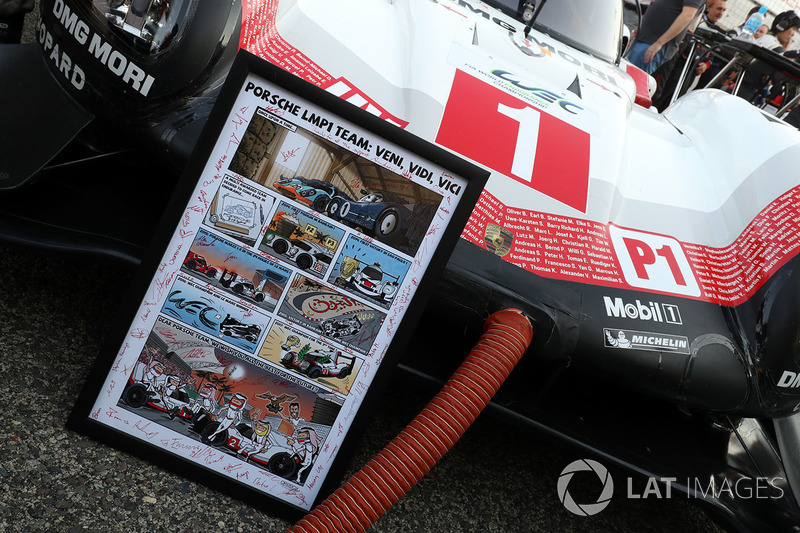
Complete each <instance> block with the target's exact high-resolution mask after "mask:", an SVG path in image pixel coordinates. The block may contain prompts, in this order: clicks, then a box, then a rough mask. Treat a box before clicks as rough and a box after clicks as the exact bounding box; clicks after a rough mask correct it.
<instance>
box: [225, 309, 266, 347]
mask: <svg viewBox="0 0 800 533" xmlns="http://www.w3.org/2000/svg"><path fill="white" fill-rule="evenodd" d="M259 335H261V328H260V327H259V326H258V325H256V324H245V323H244V322H242V321H241V320H238V319H236V318H234V317H232V316H231V315H226V316H225V318H224V319H223V320H222V322H221V323H220V325H219V336H220V337H223V336H224V337H233V338H235V339H244V340H246V341H247V342H256V341H257V340H258V337H259Z"/></svg>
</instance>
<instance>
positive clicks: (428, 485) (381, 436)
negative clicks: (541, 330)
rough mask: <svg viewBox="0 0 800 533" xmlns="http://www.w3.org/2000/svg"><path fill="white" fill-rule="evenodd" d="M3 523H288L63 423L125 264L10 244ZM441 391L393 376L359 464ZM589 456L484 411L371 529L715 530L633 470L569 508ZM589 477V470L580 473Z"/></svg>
mask: <svg viewBox="0 0 800 533" xmlns="http://www.w3.org/2000/svg"><path fill="white" fill-rule="evenodd" d="M0 272H2V273H3V276H2V278H0V279H1V281H0V379H2V386H0V405H2V406H3V407H4V409H3V413H4V417H3V419H4V421H3V425H2V430H0V457H2V462H1V463H0V531H24V532H30V531H68V532H77V531H112V530H122V529H124V530H127V531H167V530H170V531H206V532H214V531H220V532H238V531H264V532H280V531H285V530H286V529H287V528H288V527H289V526H290V523H289V522H286V521H285V520H282V519H280V518H276V517H275V516H274V515H273V514H271V513H270V510H269V509H267V508H266V506H265V507H264V508H259V507H257V506H253V505H250V504H247V503H245V502H242V501H239V500H237V499H235V498H232V497H231V496H229V495H226V494H224V493H221V492H218V491H217V490H215V489H214V487H213V481H211V480H209V484H205V483H202V482H196V481H193V480H189V479H186V478H184V477H182V476H179V475H176V474H174V473H172V472H169V471H165V470H164V469H162V468H160V467H158V466H155V465H154V464H152V463H150V462H148V461H147V460H144V459H140V458H137V457H134V456H132V455H129V454H127V453H123V452H121V451H118V450H116V449H115V448H113V447H111V446H109V445H107V444H106V443H103V442H96V441H93V440H91V439H89V438H87V437H85V436H83V435H81V434H78V433H75V432H73V431H71V430H69V429H66V428H65V422H66V420H67V417H68V416H69V414H70V412H71V409H72V406H73V404H74V403H75V400H76V398H77V396H78V394H79V392H80V390H81V388H82V387H83V384H84V381H85V379H86V376H87V374H88V372H89V370H90V368H91V367H92V365H93V364H94V362H95V358H96V356H97V352H98V349H99V347H100V345H101V342H102V340H103V338H104V335H105V333H106V331H108V328H109V325H110V324H111V321H112V320H113V319H114V315H115V312H116V307H117V306H118V304H119V302H118V295H119V294H120V293H122V292H124V290H123V288H124V287H125V286H127V285H128V283H129V282H130V281H131V278H132V276H133V273H134V271H133V269H132V268H131V267H129V266H127V265H123V264H120V263H116V262H110V261H108V260H100V259H98V258H96V257H91V256H78V257H73V256H65V255H63V254H58V253H54V252H42V251H39V250H35V249H29V248H6V247H0ZM434 393H435V391H431V390H430V389H429V388H428V387H427V386H424V385H422V384H418V383H416V382H414V381H410V380H407V379H405V378H403V377H402V376H401V375H398V378H397V379H395V380H393V382H392V385H391V386H390V387H389V389H388V390H387V391H386V394H385V396H384V400H383V401H382V402H381V406H380V408H379V409H378V412H377V414H376V416H375V417H374V419H373V420H372V422H371V423H370V424H369V425H368V427H367V428H366V431H365V432H364V436H363V439H362V441H361V443H360V445H359V448H358V451H357V452H356V454H355V457H354V459H353V462H352V467H351V468H350V473H351V472H352V471H353V469H355V468H357V467H359V466H361V465H363V464H364V463H366V462H367V461H368V460H369V459H370V458H372V457H373V456H374V455H375V454H376V453H377V452H378V451H379V450H380V449H381V448H382V447H383V446H384V445H385V444H386V443H388V442H389V441H390V440H391V439H392V438H393V437H394V436H395V435H396V434H397V433H399V431H400V430H401V429H402V428H403V427H404V426H405V425H406V424H407V423H408V422H409V421H410V420H411V419H412V418H413V417H414V415H415V414H416V413H417V412H419V410H420V409H421V408H422V407H424V405H425V404H426V403H427V401H428V400H429V399H430V398H431V397H432V395H433V394H434ZM579 458H581V457H580V455H576V452H575V451H573V450H570V449H566V448H564V446H563V445H561V444H560V443H558V442H553V441H552V440H550V439H548V438H546V437H544V436H543V435H541V434H538V433H536V432H533V431H530V430H527V429H524V428H520V427H518V426H515V425H512V424H509V423H508V422H507V421H505V420H502V419H500V418H499V417H496V416H494V415H492V414H489V413H485V414H483V415H481V417H479V418H478V421H477V422H476V423H475V424H474V425H473V426H472V427H471V428H470V429H469V430H468V431H467V433H466V435H465V436H464V437H463V438H462V439H461V440H460V441H459V442H458V443H457V444H456V446H455V447H454V448H453V449H452V450H451V451H450V452H449V453H448V454H447V455H445V457H444V458H443V459H442V461H441V462H440V463H439V464H438V465H436V466H435V467H434V468H433V470H432V471H431V472H430V473H429V474H428V475H427V476H426V477H425V478H423V479H422V481H421V482H420V483H418V484H417V485H416V486H415V487H413V488H412V489H411V491H410V492H409V493H408V494H407V495H406V496H405V497H404V498H403V499H402V500H401V501H400V502H399V503H398V504H397V505H396V506H394V507H393V508H392V509H390V510H389V512H388V513H387V514H386V515H384V516H383V517H382V518H381V519H380V520H378V522H377V523H376V524H375V525H374V526H373V527H372V528H371V529H370V531H374V532H438V531H448V532H449V531H463V532H484V533H485V532H539V531H541V532H556V531H558V532H569V531H573V532H580V531H596V532H604V531H608V532H611V531H614V532H619V531H637V532H667V531H670V532H671V531H717V529H716V527H715V526H714V525H713V524H712V523H711V521H710V519H709V518H708V517H707V516H706V515H705V514H704V513H703V512H702V511H701V510H700V509H699V508H698V507H696V506H694V505H693V504H692V503H691V502H689V501H688V500H686V499H680V498H675V499H671V500H667V499H661V500H659V499H645V500H642V499H638V500H636V499H628V498H626V496H625V490H626V488H625V485H624V483H623V482H622V480H623V479H625V476H626V475H627V474H626V473H623V472H617V471H613V470H612V472H611V473H612V476H613V478H614V479H616V480H618V481H617V483H616V484H615V490H614V496H613V498H612V500H611V502H610V504H609V506H608V507H607V508H606V509H605V510H603V511H602V512H600V513H599V514H597V515H594V516H591V517H580V516H576V515H573V514H572V513H570V512H569V511H567V510H566V509H565V508H564V506H563V505H562V504H561V502H560V500H559V498H558V494H557V491H556V485H557V482H558V478H559V475H560V473H561V471H562V469H564V467H566V466H567V465H568V464H569V463H571V462H572V461H574V460H576V459H579ZM581 476H582V477H581ZM575 481H576V482H577V483H575V484H570V493H571V494H572V495H573V497H574V498H575V500H576V501H578V502H579V503H590V502H593V501H596V499H597V497H598V495H599V493H600V490H601V484H600V482H599V481H598V479H597V478H596V477H593V474H589V473H581V474H576V478H575Z"/></svg>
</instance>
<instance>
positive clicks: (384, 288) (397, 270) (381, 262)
mask: <svg viewBox="0 0 800 533" xmlns="http://www.w3.org/2000/svg"><path fill="white" fill-rule="evenodd" d="M409 267H410V262H409V261H408V259H404V258H402V257H400V256H398V255H397V254H395V253H393V252H392V251H391V250H387V249H385V248H383V247H381V246H377V245H375V244H374V243H370V242H368V241H366V240H364V239H361V238H359V237H358V236H356V235H351V236H350V237H349V238H348V239H347V242H346V243H345V244H344V247H343V248H342V253H341V254H339V259H338V261H336V265H335V266H334V268H333V272H332V274H331V279H332V280H333V283H334V285H336V286H337V287H341V288H342V289H343V290H344V291H345V292H347V293H349V294H351V295H354V296H357V297H359V298H363V299H366V300H368V301H369V302H370V303H372V304H373V305H378V306H380V307H383V308H385V309H388V308H389V307H390V306H391V305H392V302H393V301H394V297H395V296H396V295H397V289H398V287H399V286H400V284H401V283H402V282H403V279H404V278H405V276H406V273H407V272H408V269H409Z"/></svg>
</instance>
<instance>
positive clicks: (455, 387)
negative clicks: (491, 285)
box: [288, 309, 533, 533]
mask: <svg viewBox="0 0 800 533" xmlns="http://www.w3.org/2000/svg"><path fill="white" fill-rule="evenodd" d="M532 340H533V327H532V326H531V323H530V321H529V320H528V318H527V317H525V315H524V314H523V313H522V312H521V311H519V310H517V309H506V310H503V311H498V312H496V313H494V314H492V315H491V316H490V317H489V318H488V319H487V320H486V322H485V323H484V329H483V335H481V338H480V339H479V340H478V343H477V344H476V345H475V347H474V348H473V349H472V350H471V351H470V353H469V355H467V357H466V359H464V362H463V363H461V366H459V367H458V369H457V370H456V371H455V373H454V374H453V376H452V377H451V378H450V379H449V380H448V381H447V383H445V384H444V386H443V387H442V390H441V391H439V393H438V394H437V395H436V396H435V397H434V398H433V400H431V402H430V403H429V404H428V405H427V406H426V407H425V408H424V409H423V410H422V412H420V414H418V415H417V416H416V418H414V420H412V421H411V423H410V424H409V425H408V426H406V428H405V429H404V430H403V431H401V432H400V434H399V435H398V436H397V437H395V438H394V439H393V440H392V441H391V442H390V443H389V444H388V445H387V446H386V447H385V448H384V449H383V450H382V451H381V452H380V453H378V455H376V456H375V457H374V458H373V459H372V460H371V461H370V462H369V463H367V464H366V465H364V466H363V467H362V468H361V470H359V471H358V472H356V473H355V474H354V475H353V476H352V477H351V478H350V479H349V480H347V482H346V483H345V484H344V485H342V486H341V487H339V488H338V489H337V490H336V491H335V492H334V493H333V494H331V495H330V496H329V497H328V499H326V500H325V501H323V502H322V503H320V504H319V505H317V506H316V507H315V508H314V509H313V510H312V511H311V512H310V513H309V514H307V515H306V516H305V517H303V518H302V519H301V520H300V521H298V522H297V523H296V524H295V525H294V526H293V527H292V528H290V529H289V531H288V533H301V532H303V533H311V532H314V533H322V532H328V533H333V532H348V533H356V532H361V531H366V529H367V528H369V527H370V526H371V525H372V524H373V523H375V521H377V520H378V518H380V517H381V516H382V515H383V514H384V513H385V512H386V511H387V510H388V509H389V508H390V507H391V506H392V505H394V504H395V503H397V501H398V500H400V498H401V497H403V495H404V494H405V493H406V492H408V491H409V490H410V489H411V487H413V486H414V485H415V484H416V483H417V482H418V481H419V480H420V479H422V476H424V475H425V474H426V473H427V472H428V471H429V470H430V469H431V468H433V465H435V464H436V463H437V462H438V461H439V460H440V459H441V458H442V456H444V454H445V453H447V451H448V450H449V449H450V448H452V447H453V445H454V444H455V443H456V441H457V440H458V439H459V438H460V437H461V435H463V434H464V432H465V431H466V430H467V428H468V427H469V426H470V424H472V422H474V421H475V419H476V418H477V417H478V415H479V414H480V413H481V411H482V410H483V409H484V408H485V407H486V405H487V404H488V403H489V400H491V399H492V396H494V395H495V393H496V392H497V390H498V389H499V388H500V385H502V384H503V381H505V379H506V378H507V377H508V375H509V374H510V373H511V371H512V370H513V369H514V366H515V365H516V364H517V362H518V361H519V360H520V358H521V357H522V355H523V354H524V353H525V351H526V350H527V349H528V346H530V343H531V341H532Z"/></svg>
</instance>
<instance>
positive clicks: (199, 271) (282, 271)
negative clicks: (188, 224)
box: [181, 228, 292, 313]
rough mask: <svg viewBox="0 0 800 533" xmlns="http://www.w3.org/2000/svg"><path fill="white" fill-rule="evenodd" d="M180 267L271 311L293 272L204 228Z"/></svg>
mask: <svg viewBox="0 0 800 533" xmlns="http://www.w3.org/2000/svg"><path fill="white" fill-rule="evenodd" d="M181 270H182V271H183V272H186V273H188V274H190V275H192V276H194V277H196V278H198V279H199V280H200V281H204V282H206V283H208V284H210V285H211V286H213V287H215V288H217V289H220V290H223V291H226V292H229V293H231V294H233V295H235V296H238V297H239V298H241V299H242V300H245V301H246V302H248V303H249V304H252V305H255V306H257V307H259V308H261V309H263V310H264V311H267V312H268V313H271V312H272V311H274V310H275V306H276V305H277V303H278V299H279V298H280V296H281V293H283V290H284V289H285V288H286V284H287V283H288V281H289V276H290V275H291V273H292V271H291V270H290V269H288V268H286V267H285V266H282V265H279V264H278V263H276V262H274V261H270V260H269V259H266V258H264V257H262V256H260V255H258V254H255V253H253V252H250V251H248V250H245V249H244V248H242V247H240V246H237V245H235V244H233V243H232V242H230V241H227V240H225V239H223V238H221V237H219V236H217V235H214V234H213V233H210V232H208V231H205V230H204V229H202V228H201V229H200V230H198V232H197V236H196V237H195V240H194V242H193V243H192V246H191V247H190V248H189V253H187V254H186V257H185V258H184V260H183V264H182V265H181Z"/></svg>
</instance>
